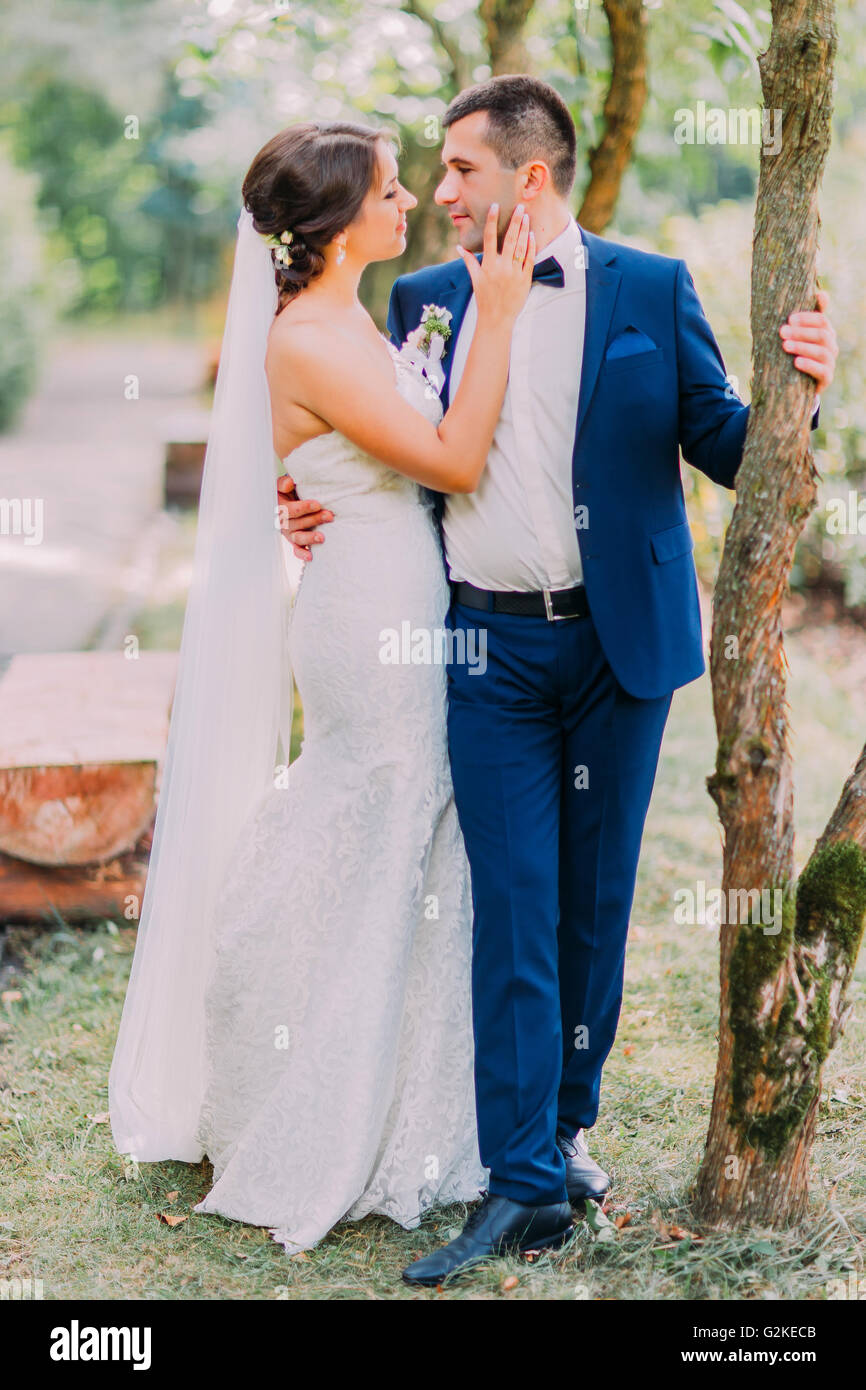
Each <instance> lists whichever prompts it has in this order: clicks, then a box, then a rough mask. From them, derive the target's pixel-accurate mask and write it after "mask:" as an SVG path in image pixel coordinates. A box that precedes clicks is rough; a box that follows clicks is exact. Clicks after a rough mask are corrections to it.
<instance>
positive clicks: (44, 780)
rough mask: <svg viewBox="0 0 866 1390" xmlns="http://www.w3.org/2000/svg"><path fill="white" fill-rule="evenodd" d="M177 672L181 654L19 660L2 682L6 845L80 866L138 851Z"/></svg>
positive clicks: (0, 780) (1, 804)
mask: <svg viewBox="0 0 866 1390" xmlns="http://www.w3.org/2000/svg"><path fill="white" fill-rule="evenodd" d="M176 671H177V655H176V653H174V652H142V653H140V654H139V655H138V657H137V658H136V659H135V660H129V659H127V658H126V657H125V656H124V654H123V653H121V652H64V653H57V654H54V653H52V654H50V655H22V656H15V657H13V658H12V661H11V663H10V665H9V666H8V668H7V669H6V671H5V673H4V675H3V677H2V680H0V852H2V853H3V854H5V855H7V856H10V857H11V858H12V859H15V860H18V861H24V862H25V863H27V864H34V865H40V866H43V867H48V866H50V867H60V866H63V867H64V868H73V867H76V866H80V865H93V864H103V865H104V864H107V863H108V862H109V861H113V860H116V859H117V858H118V857H119V856H122V855H124V854H128V853H129V852H130V851H132V850H133V849H134V848H135V846H136V845H137V843H138V842H139V841H140V839H141V837H142V835H143V834H144V832H145V831H146V830H147V829H148V827H149V826H150V824H151V821H152V820H153V815H154V810H155V800H156V793H157V787H158V768H159V764H160V762H161V759H162V757H163V753H164V749H165V743H166V738H167V733H168V716H169V710H170V705H171V698H172V692H173V690H174V681H175V675H176ZM7 881H11V880H9V876H8V875H7ZM0 906H2V904H0Z"/></svg>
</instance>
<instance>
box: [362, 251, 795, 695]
mask: <svg viewBox="0 0 866 1390" xmlns="http://www.w3.org/2000/svg"><path fill="white" fill-rule="evenodd" d="M580 234H581V237H582V238H583V243H584V248H585V256H586V335H585V340H584V348H583V368H582V373H581V382H580V399H579V403H578V413H577V421H576V428H575V439H574V449H573V461H572V486H573V498H574V506H575V516H576V518H577V521H576V525H577V528H578V541H579V543H580V553H581V558H582V561H583V572H584V583H585V584H586V593H587V598H588V600H589V606H590V610H591V612H592V617H593V621H594V623H595V626H596V629H597V631H598V635H599V639H600V641H601V645H602V648H603V650H604V653H605V656H606V657H607V659H608V661H609V663H610V665H611V667H612V668H613V671H614V674H615V675H616V677H617V680H618V681H619V682H620V684H621V685H622V686H623V687H624V688H625V690H626V691H628V692H629V694H631V695H635V696H638V697H639V698H641V699H653V698H655V697H657V696H660V695H665V694H667V693H668V692H669V691H671V690H675V689H676V688H677V687H678V686H680V685H685V684H686V683H687V682H688V681H692V680H694V679H695V678H696V677H697V676H700V675H701V674H702V672H703V671H704V669H705V663H704V657H703V643H702V637H701V616H700V607H699V604H698V588H697V577H696V574H695V567H694V560H693V558H692V550H693V541H692V536H691V532H690V530H689V524H688V521H687V519H686V508H685V500H684V497H683V488H682V480H681V477H680V462H679V451H680V449H682V452H683V457H684V458H685V459H686V460H687V462H688V463H691V464H694V466H695V467H696V468H699V469H700V470H701V472H703V473H706V474H707V476H708V477H709V478H712V479H713V481H714V482H717V483H722V484H723V485H724V486H725V487H729V488H732V487H733V486H734V479H735V477H736V473H737V469H738V467H739V465H740V460H741V458H742V453H743V443H744V441H745V437H746V425H747V423H748V419H749V407H748V406H747V405H743V403H742V402H741V401H740V400H739V399H738V398H737V397H736V396H735V395H733V393H732V392H731V389H730V387H729V385H728V383H727V381H726V378H725V365H724V362H723V361H722V355H721V352H720V351H719V347H718V344H717V343H716V340H715V338H714V336H713V331H712V329H711V328H710V325H709V323H708V321H707V318H706V315H705V314H704V311H703V309H702V308H701V304H700V301H699V299H698V296H697V292H696V290H695V286H694V282H693V280H692V277H691V275H690V274H689V271H688V269H687V267H686V264H685V262H684V261H681V260H675V259H673V258H671V257H669V256H656V255H651V254H649V253H647V252H645V251H635V250H633V249H631V248H630V247H627V246H621V245H617V244H615V243H613V242H608V241H604V240H603V239H602V238H601V237H597V236H593V235H592V234H591V233H589V232H585V231H584V230H583V228H581V229H580ZM470 296H471V280H470V278H469V272H468V271H467V269H466V267H465V265H464V264H463V262H462V260H455V261H450V262H448V263H447V264H445V265H436V266H429V267H427V268H425V269H424V270H419V271H416V272H415V273H414V274H412V275H404V276H401V277H400V278H399V279H398V280H397V281H396V282H395V284H394V288H393V291H392V293H391V303H390V307H389V311H388V331H389V333H390V334H391V337H392V339H393V340H394V342H395V343H396V344H397V345H399V344H401V343H402V342H403V341H404V340H405V338H406V336H407V334H408V333H409V332H410V331H411V330H412V329H413V328H415V327H416V326H417V325H418V323H419V322H420V320H421V313H422V310H423V307H424V305H425V304H431V303H432V304H437V305H440V306H441V307H442V308H445V309H450V310H451V313H452V316H453V317H452V320H451V328H452V337H451V338H450V339H449V340H448V343H447V345H446V352H445V358H444V363H443V365H444V369H445V373H446V382H445V388H444V390H443V393H442V396H443V405H444V406H445V407H446V408H447V405H448V386H449V381H448V378H449V375H450V364H451V360H452V357H453V346H454V343H455V342H456V339H457V333H458V331H459V329H460V325H461V323H462V322H463V316H464V314H465V313H466V307H467V305H468V303H469V299H470ZM816 421H817V417H816V419H815V420H813V426H814V424H815V423H816ZM443 506H444V497H443V496H442V495H441V494H437V496H436V514H437V519H438V520H439V521H440V523H441V517H442V510H443ZM578 508H580V509H583V508H585V509H586V511H585V512H583V511H582V510H581V511H578Z"/></svg>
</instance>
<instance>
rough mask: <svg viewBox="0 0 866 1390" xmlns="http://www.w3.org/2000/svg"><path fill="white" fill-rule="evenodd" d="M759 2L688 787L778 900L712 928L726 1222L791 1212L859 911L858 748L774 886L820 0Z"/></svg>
mask: <svg viewBox="0 0 866 1390" xmlns="http://www.w3.org/2000/svg"><path fill="white" fill-rule="evenodd" d="M772 15H773V29H772V37H771V42H770V46H769V49H768V50H767V52H766V53H765V54H763V55H762V56H761V58H760V59H759V65H760V71H761V80H762V86H763V94H764V107H765V110H766V111H768V112H774V111H779V112H781V118H780V119H781V121H782V143H781V149H780V151H779V153H777V154H775V155H774V154H772V153H770V152H769V148H762V151H761V165H760V181H759V188H758V202H757V210H756V220H755V236H754V248H753V263H752V336H753V344H754V348H753V367H754V371H753V383H752V409H751V415H750V421H749V430H748V434H747V438H746V446H745V452H744V456H743V461H742V464H741V466H740V470H739V473H738V475H737V502H736V507H735V510H734V515H733V518H732V521H731V525H730V527H729V530H728V534H727V537H726V541H725V549H724V555H723V558H722V564H721V567H720V572H719V578H718V585H717V590H716V595H715V602H714V613H713V631H712V644H711V658H710V665H711V671H712V681H713V702H714V710H715V718H716V729H717V733H718V750H717V760H716V768H715V771H714V773H713V774H712V776H711V777H709V778H708V787H709V790H710V794H711V795H712V797H713V799H714V800H715V802H716V805H717V807H718V811H719V816H720V819H721V822H722V825H723V827H724V832H725V847H724V863H723V874H722V889H723V893H724V895H725V901H726V903H729V904H730V903H732V902H733V901H737V902H738V903H743V901H744V898H743V896H742V895H743V894H745V893H747V892H751V891H755V890H757V891H765V892H766V893H768V894H772V893H776V894H779V895H780V897H779V898H778V899H773V898H767V899H766V900H765V901H767V902H768V903H775V902H779V903H780V904H781V912H780V914H779V917H778V920H777V921H776V922H771V921H769V920H768V914H767V913H766V911H765V912H764V913H762V914H758V913H755V912H754V911H753V913H752V920H751V921H749V920H745V921H744V920H742V917H740V920H738V921H737V922H735V923H733V924H731V923H730V921H729V923H728V925H724V926H723V927H722V930H721V1017H720V1028H719V1056H718V1065H717V1071H716V1083H715V1094H714V1097H713V1108H712V1116H711V1120H710V1128H709V1135H708V1138H707V1148H706V1153H705V1156H704V1160H703V1164H702V1166H701V1170H700V1173H699V1176H698V1185H697V1194H696V1196H697V1206H698V1209H699V1211H700V1213H701V1215H702V1216H703V1217H704V1218H705V1219H707V1220H708V1221H710V1222H712V1223H714V1224H717V1225H720V1226H729V1227H730V1226H735V1225H738V1224H741V1223H751V1222H755V1223H760V1224H766V1225H783V1224H787V1223H789V1222H792V1221H796V1220H798V1219H799V1218H800V1217H801V1216H802V1215H803V1212H804V1210H805V1206H806V1202H807V1200H808V1182H807V1175H808V1163H809V1155H810V1149H811V1144H812V1139H813V1135H814V1125H815V1116H816V1112H817V1107H818V1101H819V1097H820V1087H821V1069H822V1065H823V1062H824V1059H825V1057H826V1056H827V1053H828V1051H829V1049H830V1048H831V1047H832V1046H833V1043H834V1042H835V1041H836V1039H837V1037H838V1035H839V1032H840V1030H841V1028H842V1026H843V1024H844V1019H845V1016H846V1006H845V991H846V988H847V984H848V980H849V978H850V974H851V970H852V968H853V964H854V961H855V959H856V953H857V950H858V948H859V944H860V938H861V935H862V930H863V919H864V913H866V797H864V791H866V752H864V755H861V757H860V760H859V762H858V764H857V767H856V768H855V770H854V772H853V773H852V776H851V778H850V779H849V781H848V783H847V785H846V787H845V789H844V791H843V794H842V798H841V800H840V802H839V805H838V806H837V808H836V811H835V812H834V814H833V816H832V817H831V820H830V822H829V824H828V826H827V829H826V831H825V833H824V835H823V836H822V837H821V840H820V841H819V843H818V844H817V845H816V847H815V851H814V853H813V855H812V857H811V859H810V860H809V863H808V865H807V867H806V869H805V870H804V872H803V874H802V875H801V878H800V881H799V884H796V885H795V881H794V880H795V868H794V854H793V845H794V817H793V782H792V767H791V754H790V749H789V742H788V718H787V704H786V694H785V690H786V660H785V651H784V644H783V635H782V622H781V608H782V599H783V596H784V593H785V590H786V587H787V583H788V578H789V574H790V569H791V563H792V560H793V555H794V547H795V544H796V542H797V539H798V537H799V535H800V532H801V531H802V529H803V526H804V524H805V521H806V518H807V517H808V515H809V512H810V511H811V509H812V507H813V506H814V504H815V496H816V477H817V475H816V472H815V468H814V462H813V458H812V451H811V446H810V417H811V413H812V407H813V403H814V387H813V385H812V384H810V379H809V378H807V377H805V376H804V375H803V374H802V373H800V372H798V371H797V370H796V369H795V368H794V366H793V362H792V360H791V359H790V358H789V356H788V354H786V353H785V352H784V351H783V349H782V346H781V339H780V337H779V332H778V330H779V326H780V325H781V324H782V323H784V322H785V320H786V319H787V317H788V315H789V314H791V313H793V312H795V311H797V310H803V309H813V308H815V307H816V279H815V256H816V248H817V238H818V226H819V218H818V208H817V194H818V188H819V185H820V180H821V175H822V171H823V168H824V163H825V159H826V155H827V150H828V148H829V143H830V118H831V110H832V81H833V60H834V54H835V46H836V31H835V23H834V5H833V3H832V0H773V4H772ZM737 894H740V897H739V898H736V895H737ZM732 895H734V896H732ZM744 915H746V916H748V914H744ZM758 917H760V920H755V919H756V918H758Z"/></svg>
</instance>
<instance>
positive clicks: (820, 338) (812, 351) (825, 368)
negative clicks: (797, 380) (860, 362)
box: [779, 290, 839, 396]
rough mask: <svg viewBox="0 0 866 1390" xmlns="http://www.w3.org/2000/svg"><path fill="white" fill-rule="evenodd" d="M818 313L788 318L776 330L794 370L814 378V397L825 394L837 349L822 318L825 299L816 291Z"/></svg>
mask: <svg viewBox="0 0 866 1390" xmlns="http://www.w3.org/2000/svg"><path fill="white" fill-rule="evenodd" d="M816 297H817V300H818V309H817V311H816V312H814V313H801V314H790V315H789V316H788V322H787V323H783V324H782V327H781V328H780V329H779V332H780V334H781V335H782V347H783V348H784V349H785V351H786V352H790V353H791V354H793V355H794V366H795V367H797V368H799V370H800V371H801V372H805V373H806V375H807V376H811V377H814V378H815V384H816V386H817V388H818V395H819V396H820V395H821V394H822V392H824V391H826V390H827V387H828V386H829V385H830V382H831V381H832V380H833V373H834V371H835V370H836V358H837V357H838V355H839V345H838V343H837V341H836V332H835V329H834V328H833V325H832V323H831V322H830V320H829V318H828V317H827V314H826V312H825V311H826V309H827V306H828V304H829V302H830V301H829V298H828V296H827V292H826V290H818V293H817V296H816Z"/></svg>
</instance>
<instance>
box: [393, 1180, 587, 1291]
mask: <svg viewBox="0 0 866 1390" xmlns="http://www.w3.org/2000/svg"><path fill="white" fill-rule="evenodd" d="M573 1232H574V1226H573V1224H572V1220H571V1208H570V1207H569V1205H568V1203H567V1202H555V1203H554V1204H553V1205H552V1206H545V1207H531V1206H524V1205H523V1203H522V1202H512V1201H511V1200H510V1198H508V1197H497V1196H495V1195H494V1194H491V1193H490V1192H486V1193H485V1194H484V1199H483V1201H482V1203H481V1205H480V1206H478V1207H476V1208H475V1210H474V1211H473V1212H471V1213H470V1215H469V1217H468V1219H467V1221H466V1225H465V1226H464V1227H463V1230H462V1231H461V1232H460V1235H459V1236H457V1238H456V1239H455V1240H452V1241H451V1242H450V1243H449V1244H448V1245H443V1247H442V1249H441V1250H436V1251H435V1252H434V1253H433V1254H432V1255H426V1256H425V1257H424V1259H423V1260H416V1261H415V1263H414V1264H412V1265H409V1267H408V1269H404V1270H403V1278H404V1280H405V1282H406V1283H407V1284H424V1285H426V1286H427V1287H428V1288H435V1287H436V1285H437V1284H442V1283H444V1282H445V1280H446V1279H448V1278H450V1277H452V1276H453V1275H455V1274H462V1273H463V1272H464V1270H468V1269H471V1268H473V1267H474V1266H475V1265H478V1264H481V1263H482V1262H483V1261H485V1260H489V1259H491V1258H493V1257H494V1256H496V1255H504V1254H506V1253H508V1252H512V1251H513V1252H520V1251H527V1250H556V1249H557V1248H558V1247H559V1246H560V1245H564V1244H565V1242H566V1241H567V1240H568V1239H569V1238H570V1237H571V1235H572V1234H573Z"/></svg>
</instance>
